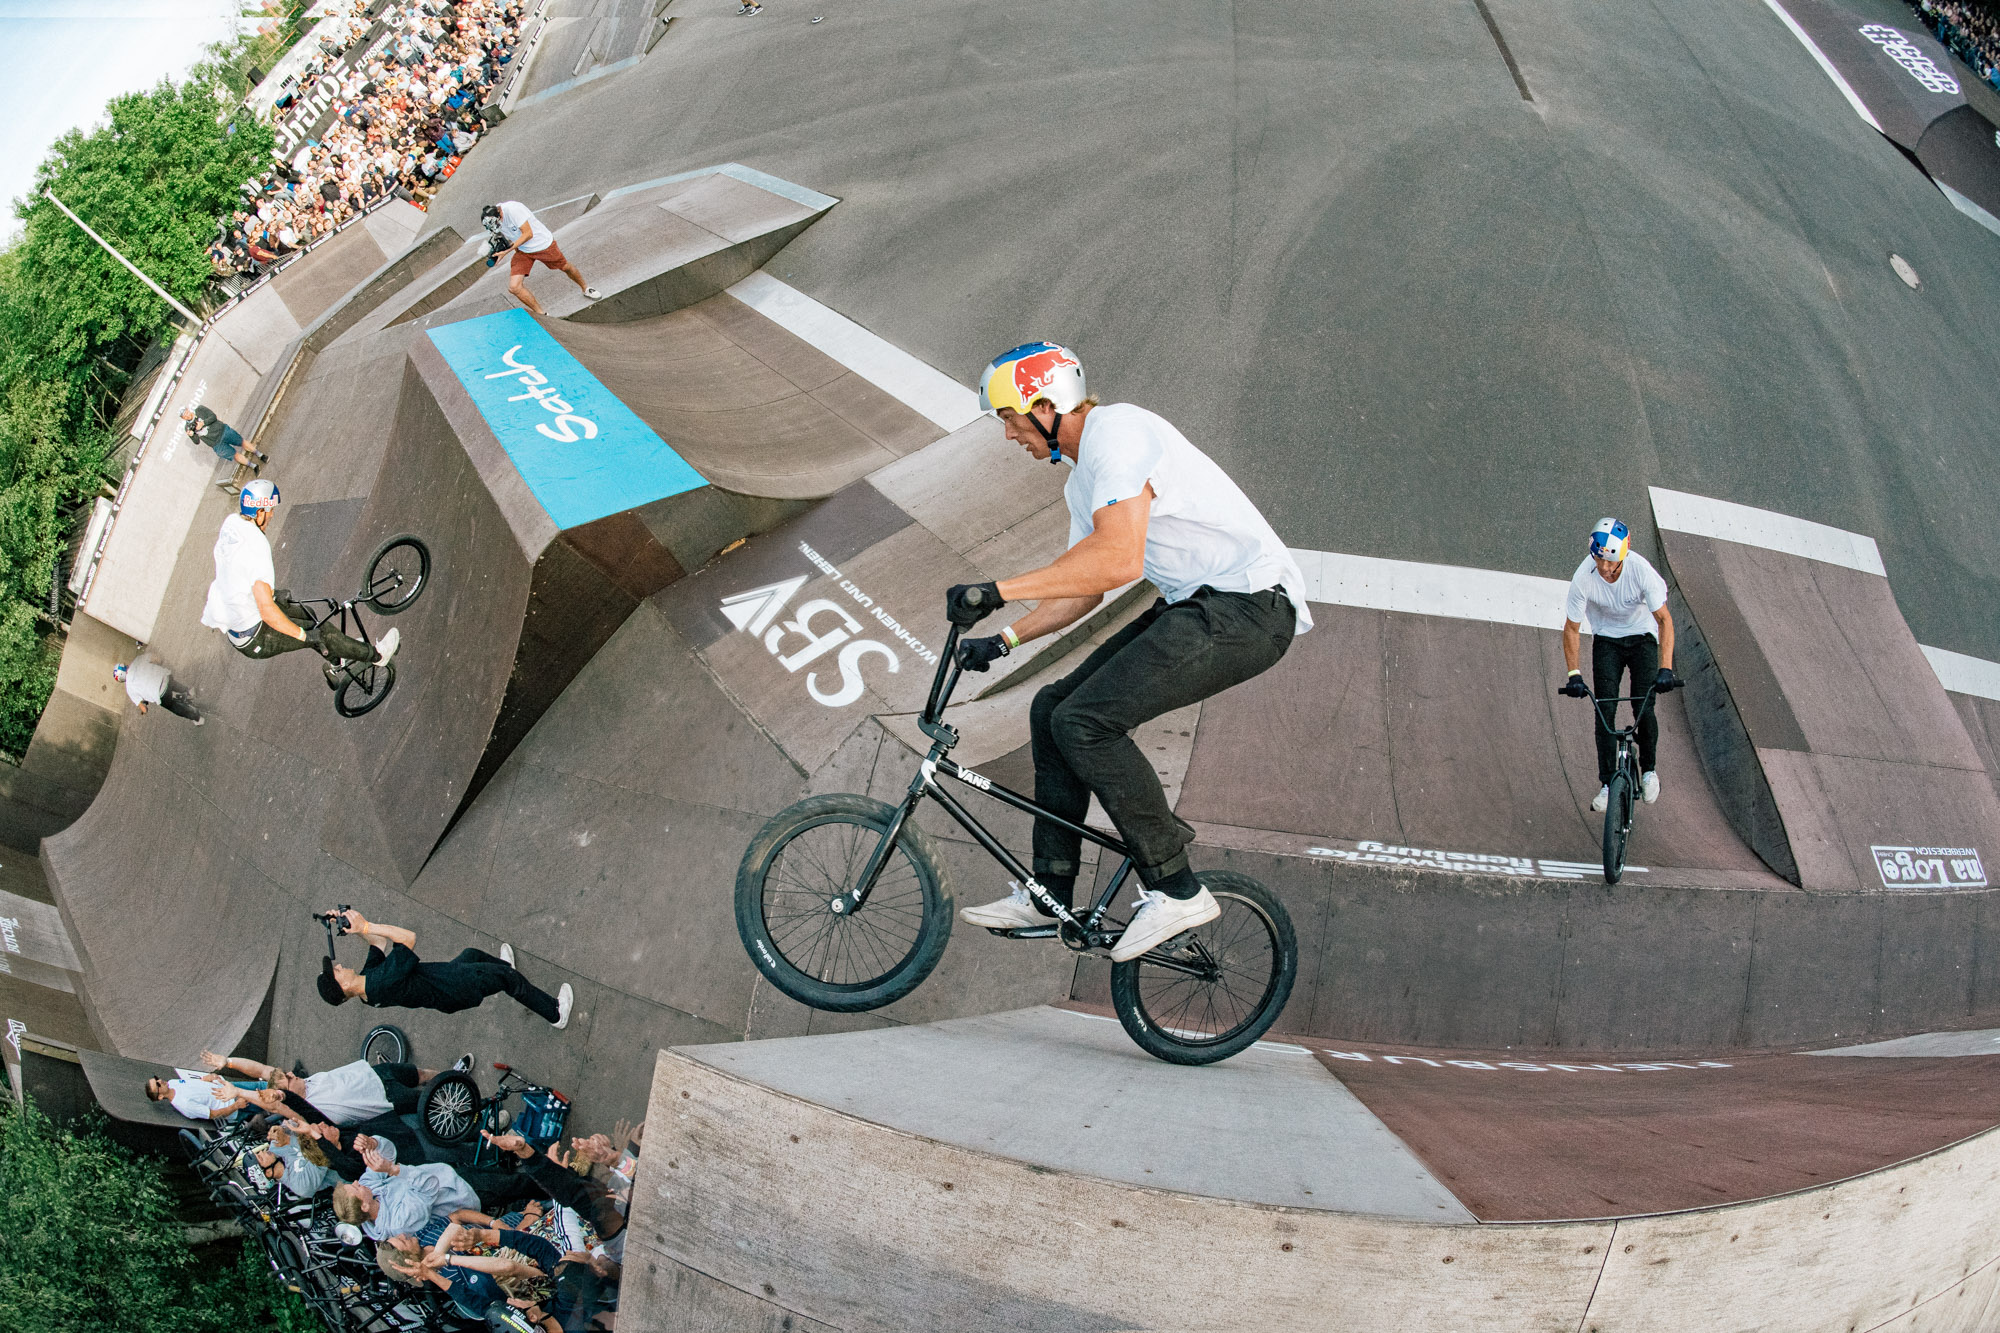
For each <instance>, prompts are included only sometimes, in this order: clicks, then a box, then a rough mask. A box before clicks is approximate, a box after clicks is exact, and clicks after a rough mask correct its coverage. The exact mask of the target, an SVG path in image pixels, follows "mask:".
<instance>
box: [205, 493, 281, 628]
mask: <svg viewBox="0 0 2000 1333" xmlns="http://www.w3.org/2000/svg"><path fill="white" fill-rule="evenodd" d="M256 583H268V584H270V585H271V586H272V587H273V588H276V587H277V583H278V575H277V571H276V568H275V567H274V566H273V565H272V563H271V539H270V538H269V537H266V536H265V535H264V534H263V532H262V531H261V530H259V529H258V527H257V525H256V524H255V523H253V522H251V521H250V519H249V518H247V517H245V516H244V515H242V514H231V515H230V516H229V517H228V518H225V519H223V520H222V531H220V532H218V533H217V534H216V535H215V581H214V582H213V583H210V584H209V585H208V601H207V602H206V603H204V604H203V605H202V608H201V623H202V624H204V625H206V626H208V627H209V628H210V629H219V630H221V631H222V632H223V633H225V634H231V635H234V636H235V637H236V638H238V639H243V638H246V637H248V636H249V635H251V634H254V633H256V632H257V626H258V625H259V624H261V623H262V622H263V617H262V616H261V615H259V614H258V612H257V597H256V594H255V593H253V592H252V591H251V585H252V584H256Z"/></svg>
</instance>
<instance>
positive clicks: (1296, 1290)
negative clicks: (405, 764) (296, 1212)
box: [620, 1010, 2000, 1333]
mask: <svg viewBox="0 0 2000 1333" xmlns="http://www.w3.org/2000/svg"><path fill="white" fill-rule="evenodd" d="M1784 1058H1788V1059H1791V1060H1794V1061H1799V1062H1807V1057H1803V1056H1793V1057H1784ZM1239 1059H1240V1061H1241V1063H1238V1062H1230V1063H1229V1064H1226V1065H1220V1066H1215V1067H1213V1068H1210V1069H1204V1070H1195V1071H1189V1070H1173V1071H1166V1070H1163V1069H1162V1067H1161V1066H1159V1065H1158V1064H1156V1063H1154V1062H1152V1061H1150V1060H1148V1059H1147V1058H1146V1057H1144V1056H1142V1055H1140V1054H1139V1053H1138V1052H1137V1051H1136V1050H1134V1049H1133V1048H1132V1047H1131V1046H1130V1045H1129V1043H1126V1042H1125V1040H1124V1037H1123V1034H1122V1033H1120V1032H1119V1031H1118V1030H1117V1028H1116V1027H1114V1026H1113V1025H1111V1024H1109V1023H1104V1022H1097V1021H1092V1020H1090V1019H1088V1018H1085V1017H1082V1016H1079V1015H1073V1014H1066V1013H1059V1012H1056V1011H1050V1010H1041V1011H1026V1012H1023V1013H1018V1014H1003V1015H995V1016H993V1017H991V1018H987V1019H978V1020H966V1021H961V1022H956V1023H943V1024H938V1025H935V1026H932V1027H928V1028H915V1029H911V1028H903V1029H898V1030H896V1031H893V1032H886V1033H864V1034H852V1035H847V1036H835V1037H814V1038H808V1039H803V1040H793V1041H773V1042H753V1043H749V1044H747V1045H730V1046H721V1047H716V1046H706V1047H684V1048H680V1049H676V1050H670V1051H663V1052H661V1054H660V1063H659V1071H658V1074H657V1076H656V1078H655V1081H654V1086H653V1100H652V1105H651V1106H650V1107H649V1109H648V1117H647V1124H648V1131H647V1143H646V1163H647V1167H646V1171H645V1173H644V1174H643V1175H641V1176H640V1177H639V1184H638V1186H637V1187H636V1190H635V1203H634V1214H633V1216H634V1225H633V1228H632V1239H631V1240H630V1241H628V1245H629V1246H631V1247H632V1249H633V1250H636V1251H638V1252H639V1253H641V1254H643V1256H644V1261H643V1262H640V1263H635V1262H632V1259H631V1251H628V1261H627V1272H628V1274H629V1276H628V1277H627V1278H626V1286H625V1295H624V1304H623V1306H622V1307H621V1310H620V1317H621V1318H631V1319H634V1320H635V1321H636V1322H637V1323H639V1324H640V1325H641V1326H643V1327H647V1328H702V1327H729V1328H771V1329H777V1328H793V1329H829V1330H831V1329H838V1330H864V1329H866V1330H886V1329H913V1330H914V1329H931V1328H945V1327H952V1328H956V1327H964V1328H973V1327H977V1328H986V1329H1034V1330H1037V1333H1048V1331H1052V1330H1069V1329H1102V1330H1113V1329H1169V1328H1203V1329H1271V1328H1317V1327H1339V1328H1382V1329H1405V1328H1407V1329H1416V1328H1480V1329H1508V1330H1511V1329H1521V1330H1529V1329H1549V1328H1602V1329H1613V1328H1620V1329H1659V1330H1678V1329H1689V1328H1717V1327H1741V1328H1786V1329H1802V1330H1804V1329H1812V1330H1817V1329H1840V1330H1845V1329H1850V1328H1874V1329H1894V1330H1903V1329H1911V1330H1914V1329H1919V1328H1930V1329H1954V1330H1966V1333H1971V1330H1975V1329H1980V1328H1984V1327H1987V1326H1989V1324H1990V1320H1991V1319H1992V1318H1993V1316H1994V1311H1995V1309H1996V1308H2000V1307H1996V1306H1995V1304H1994V1303H1995V1301H1996V1297H2000V1240H1997V1239H1996V1236H1995V1234H1994V1230H1993V1227H1992V1224H1991V1220H1990V1218H1988V1217H1986V1216H1985V1215H1984V1210H1982V1209H1979V1208H1967V1207H1965V1206H1964V1202H1965V1200H1966V1199H1967V1198H1968V1197H1977V1195H1976V1192H1977V1191H1980V1190H1983V1189H1985V1188H1989V1187H1990V1185H1991V1182H1992V1181H1993V1180H1994V1178H1995V1173H1996V1171H2000V1156H1996V1155H1997V1154H2000V1138H1996V1135H1995V1132H1994V1131H1991V1130H1988V1131H1986V1132H1984V1133H1981V1134H1978V1135H1976V1136H1974V1137H1970V1138H1967V1139H1965V1140H1964V1141H1962V1142H1959V1143H1956V1144H1954V1145H1953V1146H1950V1147H1948V1148H1944V1149H1943V1150H1942V1151H1939V1152H1935V1153H1932V1154H1931V1155H1928V1156H1924V1157H1920V1158H1918V1159H1917V1160H1914V1161H1909V1162H1905V1163H1902V1164H1900V1165H1897V1166H1892V1167H1889V1168H1887V1169H1884V1170H1878V1171H1874V1172H1872V1173H1869V1174H1864V1175H1859V1176H1856V1177H1854V1178H1852V1179H1849V1180H1845V1181H1841V1182H1840V1183H1836V1184H1827V1185H1821V1186H1818V1187H1816V1188H1811V1189H1805V1190H1801V1191H1798V1192H1795V1193H1789V1194H1782V1195H1779V1196H1777V1197H1773V1198H1765V1199H1760V1200H1757V1201H1755V1202H1746V1203H1741V1204H1737V1205H1734V1206H1730V1207H1722V1208H1709V1209H1705V1210H1702V1211H1696V1212H1669V1213H1662V1214H1656V1215H1651V1216H1634V1217H1623V1218H1602V1217H1600V1218H1597V1219H1595V1220H1588V1221H1581V1220H1580V1221H1538V1222H1523V1223H1517V1224H1512V1225H1504V1226H1483V1225H1479V1224H1478V1223H1476V1222H1474V1221H1472V1220H1471V1217H1470V1214H1469V1213H1467V1212H1466V1211H1465V1210H1464V1208H1463V1205H1460V1204H1458V1202H1457V1200H1456V1199H1454V1198H1451V1197H1450V1196H1449V1194H1447V1193H1444V1192H1443V1191H1442V1188H1441V1186H1440V1184H1439V1181H1438V1178H1437V1176H1436V1175H1434V1174H1433V1173H1432V1171H1431V1170H1429V1169H1428V1168H1426V1167H1425V1166H1423V1165H1422V1164H1421V1162H1420V1161H1419V1160H1418V1159H1417V1158H1416V1157H1415V1155H1414V1154H1412V1153H1411V1152H1410V1149H1409V1148H1408V1147H1406V1146H1405V1145H1404V1144H1403V1143H1402V1142H1401V1141H1399V1140H1398V1138H1397V1137H1396V1136H1395V1135H1394V1134H1391V1133H1390V1132H1389V1131H1388V1129H1387V1128H1385V1127H1384V1126H1383V1125H1382V1124H1381V1123H1379V1122H1376V1121H1374V1119H1373V1117H1372V1116H1371V1115H1370V1114H1369V1113H1368V1112H1367V1111H1366V1110H1365V1109H1364V1108H1363V1107H1362V1106H1361V1104H1360V1103H1359V1102H1358V1101H1357V1100H1355V1099H1354V1097H1353V1095H1352V1094H1351V1093H1350V1092H1348V1091H1347V1090H1346V1089H1345V1088H1344V1087H1343V1086H1342V1083H1341V1082H1340V1081H1339V1080H1338V1079H1336V1078H1334V1077H1333V1075H1332V1074H1330V1073H1328V1072H1327V1070H1326V1069H1325V1068H1323V1067H1322V1066H1321V1065H1320V1064H1318V1063H1317V1062H1315V1061H1314V1060H1313V1059H1312V1058H1311V1056H1310V1055H1309V1054H1308V1052H1307V1051H1306V1050H1305V1049H1303V1048H1301V1047H1297V1046H1291V1047H1286V1046H1281V1045H1278V1044H1272V1043H1267V1044H1265V1045H1264V1046H1262V1047H1260V1048H1258V1049H1255V1050H1253V1051H1251V1052H1247V1053H1246V1055H1245V1057H1239ZM1472 1063H1478V1062H1472ZM1520 1063H1521V1064H1522V1065H1524V1066H1526V1065H1528V1061H1526V1060H1523V1061H1521V1062H1520ZM1811 1063H1822V1062H1818V1061H1813V1062H1811ZM1841 1063H1852V1064H1856V1065H1859V1064H1862V1063H1868V1062H1863V1061H1852V1062H1841ZM1983 1063H1987V1064H1991V1063H1993V1062H1992V1060H1991V1059H1990V1058H1987V1059H1986V1060H1984V1061H1983ZM1449 1072H1450V1073H1452V1074H1456V1075H1457V1076H1458V1077H1459V1078H1460V1079H1462V1080H1473V1079H1481V1078H1490V1079H1508V1078H1512V1079H1514V1080H1517V1081H1518V1082H1519V1083H1531V1082H1532V1081H1533V1080H1538V1079H1539V1080H1561V1079H1564V1078H1590V1077H1593V1075H1592V1074H1590V1073H1581V1074H1575V1075H1565V1074H1563V1073H1559V1072H1509V1071H1504V1070H1503V1071H1499V1072H1497V1073H1496V1072H1486V1073H1482V1072H1479V1071H1476V1070H1452V1071H1449ZM1702 1072H1703V1071H1701V1070H1699V1069H1697V1070H1695V1071H1693V1072H1691V1073H1687V1074H1685V1075H1680V1077H1685V1078H1687V1079H1689V1080H1693V1079H1697V1078H1699V1077H1700V1076H1701V1074H1702ZM1594 1076H1595V1077H1597V1078H1600V1079H1620V1078H1623V1079H1628V1080H1632V1081H1634V1082H1635V1083H1636V1082H1638V1081H1641V1080H1644V1079H1649V1078H1667V1079H1672V1078H1675V1077H1677V1075H1676V1074H1675V1073H1674V1072H1672V1071H1668V1072H1664V1073H1657V1074H1655V1073H1643V1072H1636V1071H1635V1072H1627V1073H1623V1074H1619V1073H1609V1074H1607V1073H1598V1074H1596V1075H1594ZM1991 1076H1992V1075H1991V1074H1990V1073H1989V1074H1988V1075H1987V1077H1988V1078H1989V1079H1990V1077H1991ZM1218 1112H1219V1113H1218ZM1267 1116H1268V1117H1271V1118H1270V1119H1268V1120H1267V1119H1265V1118H1264V1117H1267ZM1490 1127H1491V1128H1492V1129H1494V1130H1495V1131H1497V1132H1501V1133H1504V1131H1505V1122H1504V1121H1495V1122H1491V1125H1490ZM1717 1156H1721V1154H1717ZM1683 1165H1684V1166H1686V1167H1690V1168H1692V1169H1693V1171H1694V1172H1695V1173H1697V1174H1698V1173H1699V1171H1700V1170H1701V1165H1700V1163H1699V1162H1698V1161H1690V1162H1687V1163H1683ZM1218 1175H1226V1176H1227V1179H1228V1182H1229V1183H1228V1185H1227V1186H1225V1187H1223V1188H1221V1189H1218V1188H1217V1187H1216V1182H1217V1178H1218ZM1968 1191H1972V1192H1975V1193H1972V1194H1968ZM1308 1196H1310V1197H1308ZM1364 1199H1365V1200H1366V1201H1367V1203H1368V1204H1372V1205H1373V1207H1372V1208H1367V1209H1365V1210H1363V1209H1360V1208H1357V1205H1361V1204H1363V1200H1364ZM1425 1211H1428V1212H1429V1213H1430V1216H1429V1217H1425V1218H1423V1219H1422V1220H1418V1215H1419V1214H1421V1213H1423V1212H1425Z"/></svg>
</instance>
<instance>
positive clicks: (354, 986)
mask: <svg viewBox="0 0 2000 1333" xmlns="http://www.w3.org/2000/svg"><path fill="white" fill-rule="evenodd" d="M318 919H319V920H321V921H324V922H327V923H329V924H330V925H337V926H339V927H340V933H341V934H343V935H346V934H349V933H353V934H356V935H359V936H361V937H362V938H363V939H365V940H367V941H368V958H367V960H366V961H365V962H363V963H362V964H361V970H360V971H359V972H357V971H355V970H354V969H352V968H347V967H342V966H341V965H340V964H339V963H336V962H335V961H334V960H333V953H332V951H331V949H330V948H329V950H328V953H327V957H326V962H325V963H324V965H323V966H322V967H321V969H320V974H319V994H320V998H321V999H323V1000H325V1001H326V1002H327V1003H328V1004H334V1005H339V1004H345V1003H347V1001H349V1000H351V999H359V1000H360V1001H361V1002H362V1003H363V1004H371V1005H375V1006H376V1007H378V1008H388V1007H395V1008H402V1009H435V1010H437V1011H438V1012H439V1013H441V1014H455V1013H457V1012H458V1011H459V1010H461V1009H473V1008H477V1007H478V1006H479V1005H480V1004H482V1003H484V1002H485V1000H486V998H487V997H488V996H490V995H498V994H500V993H501V992H502V991H505V992H506V993H507V994H509V995H511V996H513V997H514V998H515V999H516V1000H518V1001H520V1003H522V1004H523V1005H526V1006H527V1007H528V1008H529V1009H532V1010H534V1011H535V1013H536V1015H538V1016H539V1017H541V1018H543V1019H545V1020H547V1021H548V1022H549V1023H550V1024H551V1025H553V1026H555V1027H558V1028H562V1027H568V1026H569V1010H570V1004H571V1002H572V1000H573V999H574V994H573V992H572V991H571V990H570V985H569V983H568V982H567V981H565V982H564V983H563V984H562V989H561V990H560V991H558V992H557V993H556V995H555V996H554V998H550V996H549V993H548V992H547V991H544V990H540V989H538V988H537V987H536V986H535V985H534V984H533V983H532V982H530V981H529V980H528V979H527V978H526V977H524V976H522V975H521V973H520V972H519V971H518V970H517V969H516V968H515V967H514V964H513V961H512V959H511V958H495V957H494V956H493V955H492V954H490V953H487V952H485V951H484V950H481V949H466V950H463V951H462V952H460V954H459V955H458V957H456V958H454V959H452V960H451V961H450V962H449V963H426V962H424V961H423V960H421V959H420V958H418V957H417V954H416V946H417V936H416V932H414V931H409V930H405V929H403V928H402V927H401V926H385V925H381V924H379V923H377V922H373V921H370V920H368V918H366V917H364V916H362V915H361V913H359V912H357V911H355V910H354V909H353V908H351V907H337V908H334V909H333V910H332V911H330V912H326V913H324V914H320V915H319V916H318ZM501 947H502V948H503V949H504V948H506V946H505V945H503V946H501ZM508 952H509V953H510V954H511V953H512V950H508Z"/></svg>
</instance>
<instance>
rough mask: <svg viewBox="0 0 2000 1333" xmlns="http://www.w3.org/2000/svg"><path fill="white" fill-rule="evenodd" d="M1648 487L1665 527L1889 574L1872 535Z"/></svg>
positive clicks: (1657, 518)
mask: <svg viewBox="0 0 2000 1333" xmlns="http://www.w3.org/2000/svg"><path fill="white" fill-rule="evenodd" d="M1647 490H1648V491H1650V492H1651V493H1652V497H1653V521H1654V522H1655V523H1656V524H1657V525H1658V526H1660V527H1661V528H1664V529H1666V530H1667V531H1669V532H1685V533H1688V534H1689V535H1691V536H1695V537H1712V538H1714V539H1716V540H1718V541H1725V542H1736V543H1738V544H1740V545H1743V546H1759V547H1762V548H1763V549H1765V550H1767V551H1779V552H1782V553H1784V554H1786V555H1801V556H1804V557H1805V558H1806V559H1808V560H1818V561H1822V562H1824V563H1826V564H1829V565H1844V566H1846V567H1847V568H1848V569H1858V570H1860V571H1861V572H1862V573H1864V574H1878V575H1880V576H1882V577H1883V578H1887V577H1888V576H1889V571H1888V570H1887V569H1885V568H1884V567H1883V565H1882V552H1881V549H1880V548H1879V547H1877V546H1876V545H1875V539H1874V538H1873V537H1868V536H1864V535H1863V534H1861V533H1858V532H1849V531H1847V530H1846V529H1845V528H1835V527H1829V526H1827V525H1826V524H1824V523H1814V522H1812V521H1811V520H1810V519H1804V518H1794V517H1793V516H1792V515H1790V514H1780V513H1778V512H1776V511H1775V510H1770V509H1754V508H1752V507H1751V506H1749V505H1740V504H1736V503H1734V502H1732V501H1729V500H1717V499H1713V498H1712V497H1709V496H1706V495H1689V494H1688V493H1687V492H1685V491H1670V490H1666V489H1664V488H1662V487H1659V486H1649V487H1647Z"/></svg>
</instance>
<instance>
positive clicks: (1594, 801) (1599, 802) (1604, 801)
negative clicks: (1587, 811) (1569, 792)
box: [1590, 787, 1611, 814]
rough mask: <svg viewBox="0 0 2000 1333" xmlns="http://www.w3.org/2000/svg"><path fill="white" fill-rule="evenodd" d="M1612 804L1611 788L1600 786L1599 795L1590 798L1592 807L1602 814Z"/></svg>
mask: <svg viewBox="0 0 2000 1333" xmlns="http://www.w3.org/2000/svg"><path fill="white" fill-rule="evenodd" d="M1610 804H1611V788H1609V787H1599V788H1598V789H1597V795H1595V796H1593V797H1591V798H1590V808H1591V809H1593V810H1595V811H1597V812H1598V813H1599V814H1602V813H1603V812H1604V810H1605V809H1606V808H1607V807H1609V806H1610Z"/></svg>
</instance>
